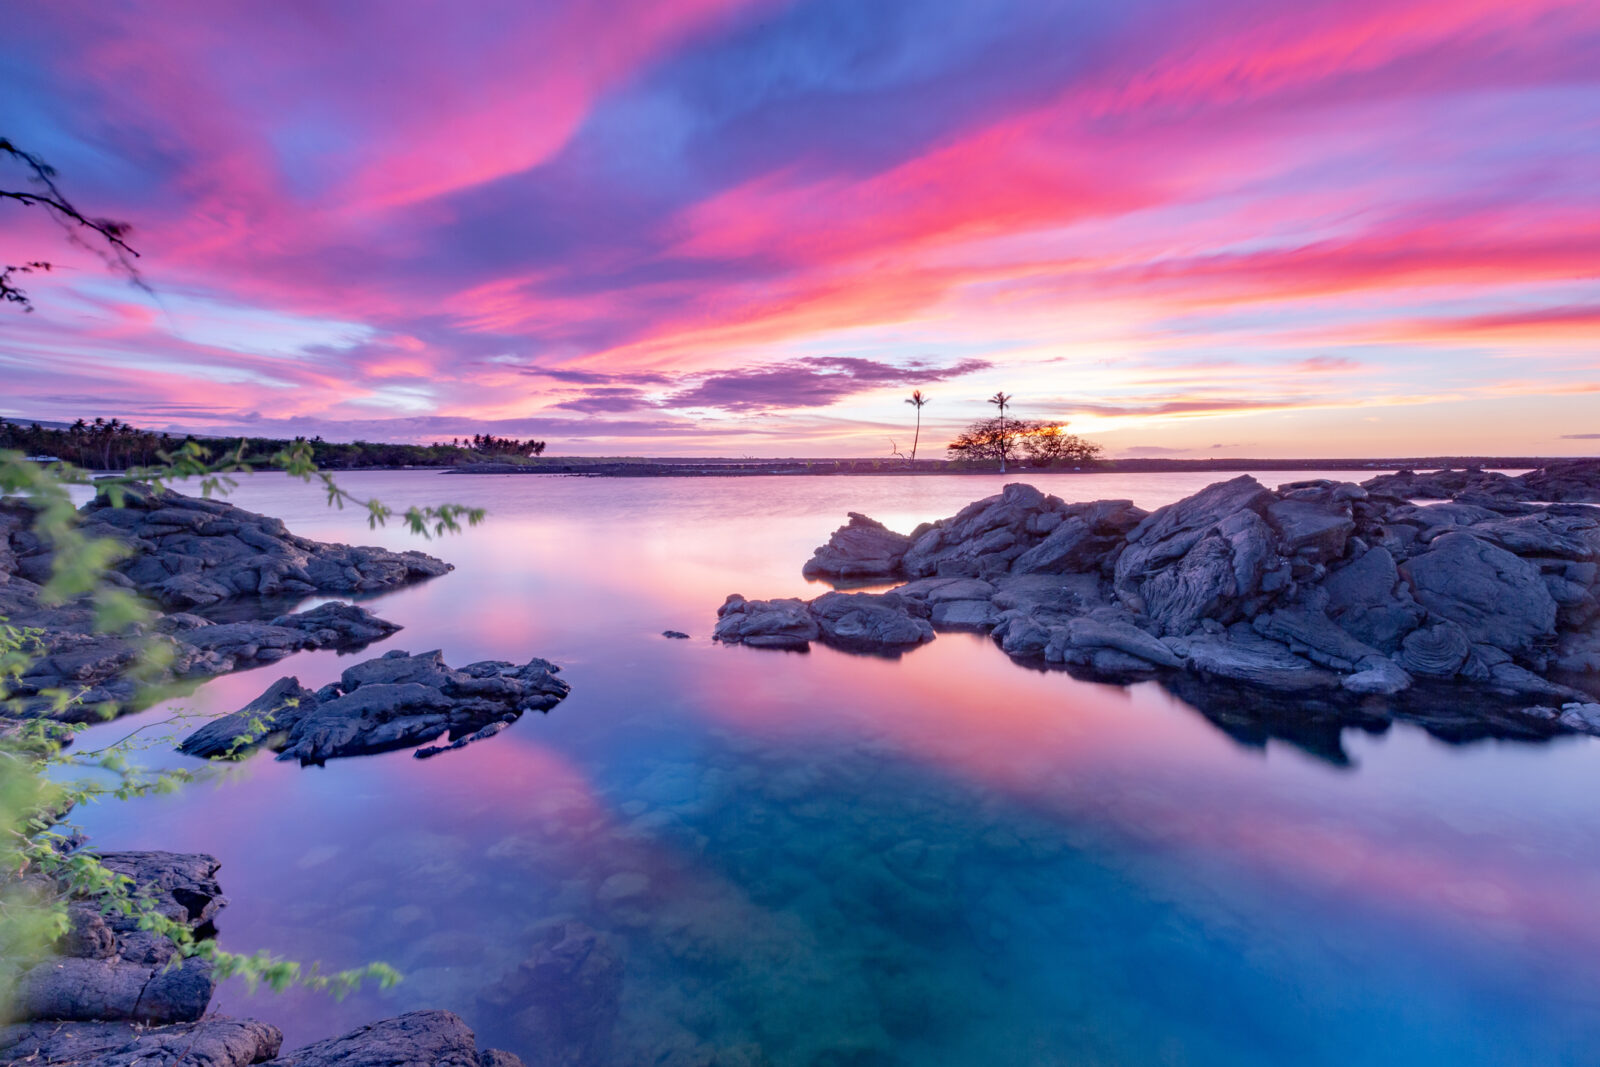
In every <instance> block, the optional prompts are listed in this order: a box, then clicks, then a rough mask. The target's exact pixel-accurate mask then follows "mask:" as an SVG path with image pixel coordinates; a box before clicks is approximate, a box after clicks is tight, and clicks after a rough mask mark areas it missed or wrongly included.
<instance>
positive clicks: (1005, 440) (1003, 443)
mask: <svg viewBox="0 0 1600 1067" xmlns="http://www.w3.org/2000/svg"><path fill="white" fill-rule="evenodd" d="M989 403H991V404H993V405H995V406H996V407H998V408H999V409H1000V438H999V444H1000V473H1001V474H1004V473H1005V472H1006V452H1007V451H1008V450H1009V449H1008V447H1007V446H1009V445H1010V444H1011V437H1010V435H1009V434H1007V433H1006V405H1007V404H1009V403H1011V397H1009V396H1007V395H1006V394H1005V393H996V394H994V396H991V397H990V398H989Z"/></svg>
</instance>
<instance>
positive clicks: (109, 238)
mask: <svg viewBox="0 0 1600 1067" xmlns="http://www.w3.org/2000/svg"><path fill="white" fill-rule="evenodd" d="M0 160H9V161H10V162H12V163H16V164H19V165H20V166H21V167H22V168H23V170H24V171H26V172H27V175H28V183H29V186H30V188H27V189H3V188H0V200H9V201H11V202H12V203H16V204H21V205H22V206H23V207H37V208H42V209H43V210H44V211H45V212H46V213H47V214H48V215H49V216H50V217H51V218H52V219H54V220H55V221H56V222H58V223H60V224H61V228H62V230H63V231H64V232H65V233H66V236H67V240H68V241H70V242H72V243H73V244H76V245H78V246H79V247H80V248H87V249H90V250H92V251H93V252H95V254H97V255H99V256H100V258H101V259H103V260H105V263H106V266H108V267H110V268H111V269H113V270H115V271H117V272H119V273H121V274H123V275H126V276H127V278H128V280H129V281H131V282H133V283H134V284H135V285H137V286H139V287H140V288H147V287H146V286H145V285H144V282H143V280H141V279H140V277H139V272H138V270H137V269H136V268H135V267H134V264H133V261H134V260H135V259H137V258H138V257H139V253H138V252H135V251H134V250H133V247H132V246H131V245H129V244H128V235H129V233H130V232H131V227H129V225H128V224H127V223H125V222H117V221H116V220H114V219H97V218H91V217H89V216H88V215H85V214H84V213H83V212H81V211H79V210H78V208H77V207H76V206H75V205H74V204H73V203H72V201H70V200H68V199H67V197H66V194H65V193H63V192H62V191H61V189H60V187H59V186H57V185H56V180H55V179H56V170H55V168H54V167H52V166H50V164H48V163H46V162H45V161H44V160H42V159H40V158H39V157H38V156H36V155H34V154H33V153H31V152H25V151H23V150H22V149H20V148H18V147H17V146H16V145H15V144H13V143H12V142H11V141H10V140H8V139H7V138H4V137H0ZM86 237H89V238H98V240H97V241H95V242H94V243H92V244H91V243H90V241H88V240H85V238H86ZM53 268H54V264H52V263H50V262H48V261H46V260H28V261H26V262H23V263H9V264H6V265H5V266H3V267H0V303H7V304H15V305H17V306H18V307H20V308H21V309H22V310H23V311H32V310H33V301H32V300H31V299H30V298H29V297H28V294H27V292H26V291H25V290H23V289H22V288H21V287H20V286H19V285H18V284H17V278H18V277H19V276H21V275H24V274H37V273H40V272H44V271H49V270H52V269H53Z"/></svg>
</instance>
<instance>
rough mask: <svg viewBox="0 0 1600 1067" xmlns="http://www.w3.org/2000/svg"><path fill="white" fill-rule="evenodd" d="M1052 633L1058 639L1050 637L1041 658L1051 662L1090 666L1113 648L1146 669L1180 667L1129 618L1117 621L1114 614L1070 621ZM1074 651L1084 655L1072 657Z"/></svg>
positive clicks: (1176, 658) (1173, 655) (1175, 658)
mask: <svg viewBox="0 0 1600 1067" xmlns="http://www.w3.org/2000/svg"><path fill="white" fill-rule="evenodd" d="M1055 634H1057V635H1059V638H1057V637H1056V636H1054V635H1053V637H1052V643H1051V645H1050V646H1049V648H1048V649H1047V652H1046V656H1045V658H1046V659H1050V660H1052V661H1055V662H1062V663H1075V662H1084V663H1092V661H1093V659H1094V654H1095V653H1097V652H1098V651H1099V650H1101V649H1114V650H1115V651H1117V652H1121V653H1123V654H1124V655H1127V656H1131V657H1133V658H1134V659H1136V660H1138V661H1140V662H1141V663H1142V664H1145V665H1148V666H1155V667H1172V668H1177V667H1182V666H1183V665H1184V661H1183V658H1182V657H1181V656H1178V655H1177V654H1176V653H1174V652H1173V651H1172V649H1170V648H1168V647H1167V646H1166V645H1164V644H1163V643H1162V642H1161V641H1159V640H1158V639H1156V638H1155V637H1152V636H1151V635H1150V634H1148V633H1146V632H1145V631H1143V630H1141V629H1139V627H1138V626H1136V625H1134V623H1133V620H1132V618H1118V617H1117V616H1116V615H1115V614H1114V613H1104V614H1101V615H1099V616H1094V615H1089V616H1083V617H1081V618H1076V619H1072V620H1071V621H1069V622H1068V623H1067V624H1066V625H1065V626H1064V627H1062V628H1061V629H1060V630H1058V631H1056V632H1055ZM1050 649H1054V650H1055V651H1050ZM1074 650H1075V651H1078V652H1087V653H1088V655H1087V656H1085V657H1081V658H1080V657H1077V656H1074V655H1073V651H1074Z"/></svg>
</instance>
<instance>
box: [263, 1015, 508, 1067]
mask: <svg viewBox="0 0 1600 1067" xmlns="http://www.w3.org/2000/svg"><path fill="white" fill-rule="evenodd" d="M268 1062H269V1063H270V1064H272V1065H273V1067H523V1063H522V1061H521V1060H520V1059H518V1058H517V1057H516V1056H513V1055H511V1053H509V1052H502V1051H500V1050H499V1049H485V1050H481V1051H480V1050H479V1048H478V1041H477V1038H476V1036H474V1034H473V1032H472V1031H471V1030H470V1029H468V1027H467V1024H466V1023H464V1022H462V1021H461V1017H460V1016H458V1015H456V1014H454V1013H453V1012H448V1011H412V1012H407V1013H406V1014H404V1015H400V1016H396V1017H395V1018H392V1019H383V1020H381V1021H379V1022H375V1023H368V1024H367V1025H366V1026H361V1027H357V1028H356V1029H354V1030H351V1031H350V1032H349V1033H347V1034H342V1035H340V1036H339V1037H333V1038H329V1039H327V1040H326V1041H318V1042H316V1043H315V1044H312V1045H307V1046H305V1047H304V1048H299V1049H296V1050H294V1051H293V1052H289V1053H285V1054H284V1055H282V1056H280V1057H278V1058H277V1059H275V1060H270V1061H268Z"/></svg>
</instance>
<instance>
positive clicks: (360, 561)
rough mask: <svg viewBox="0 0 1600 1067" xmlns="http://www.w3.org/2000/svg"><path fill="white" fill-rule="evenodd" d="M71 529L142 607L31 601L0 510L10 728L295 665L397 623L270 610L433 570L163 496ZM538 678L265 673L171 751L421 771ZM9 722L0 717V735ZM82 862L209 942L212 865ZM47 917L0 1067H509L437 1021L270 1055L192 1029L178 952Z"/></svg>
mask: <svg viewBox="0 0 1600 1067" xmlns="http://www.w3.org/2000/svg"><path fill="white" fill-rule="evenodd" d="M79 514H80V529H81V531H82V532H83V533H84V534H85V535H87V536H89V537H103V538H109V539H111V540H113V541H115V542H117V543H119V544H120V545H121V546H122V550H123V552H124V555H123V558H122V559H121V560H120V561H119V562H118V563H117V564H116V565H115V569H114V570H113V571H112V572H111V574H110V580H111V582H112V584H113V585H115V586H120V587H122V588H124V589H127V590H128V591H130V592H132V593H135V594H137V595H139V596H140V597H142V598H143V599H144V600H145V601H146V602H147V603H149V604H150V605H152V608H153V610H152V612H151V616H150V618H148V619H147V620H145V621H142V622H139V623H136V624H133V625H130V626H127V627H124V628H123V629H122V630H120V631H117V632H114V633H104V632H101V631H100V630H99V629H97V625H96V624H97V615H96V609H95V605H94V604H93V603H92V602H91V601H90V599H89V598H88V597H79V598H77V599H74V600H69V601H68V602H67V603H65V604H57V603H51V602H50V601H49V600H48V599H47V598H46V597H45V596H44V595H43V594H44V588H43V587H44V583H45V582H47V581H48V580H49V578H50V575H51V573H52V567H53V563H54V557H53V553H52V551H51V548H50V546H49V545H48V544H47V543H46V542H45V541H44V540H42V539H41V538H40V537H39V536H38V535H36V534H35V533H34V532H33V530H32V529H31V527H32V525H33V519H34V515H33V513H32V511H31V510H30V509H29V507H28V506H27V505H26V503H25V502H19V501H14V500H7V501H0V617H4V618H6V619H7V621H8V622H9V623H10V624H11V625H13V626H16V627H18V628H21V629H25V630H26V631H28V632H29V633H31V634H32V636H33V638H34V640H35V641H36V642H37V644H36V645H35V647H34V649H33V650H32V654H31V657H30V662H29V664H28V667H27V671H26V673H24V674H22V675H21V676H20V677H18V678H14V679H11V680H9V683H8V689H9V691H8V693H7V696H8V697H9V698H10V699H11V701H12V704H13V709H14V712H15V713H18V714H20V715H21V716H22V717H24V718H33V717H47V718H53V719H57V720H62V721H68V722H94V721H98V720H100V719H102V718H105V717H107V716H113V715H119V714H124V713H128V712H132V711H136V710H139V709H141V708H143V707H147V706H149V705H150V704H152V703H154V702H156V701H158V700H160V699H163V698H165V697H168V696H171V695H172V694H173V693H174V691H175V690H176V689H181V688H183V687H184V686H186V685H193V684H195V683H197V682H199V681H201V680H204V679H206V678H210V677H214V676H216V675H219V674H223V673H227V672H230V671H233V670H239V669H243V668H246V667H252V666H258V665H260V664H263V663H269V662H274V661H276V660H280V659H282V658H284V657H286V656H288V655H291V654H292V653H294V652H297V651H302V650H307V649H336V650H340V651H354V650H358V649H360V648H362V647H365V646H366V645H368V644H370V643H372V642H374V641H377V640H381V639H383V638H386V637H389V636H391V635H392V634H394V633H396V632H397V631H399V630H400V629H401V627H400V626H398V625H396V624H394V623H392V622H388V621H386V620H383V619H380V618H378V617H377V616H375V615H373V614H372V613H371V612H369V611H367V610H366V609H365V608H361V607H358V606H356V605H354V604H349V603H340V602H329V603H324V604H322V605H320V606H318V607H315V608H313V609H311V610H308V611H298V612H296V611H291V612H287V613H283V612H274V611H271V610H270V606H271V605H273V604H282V603H283V602H284V601H285V600H289V601H293V600H297V599H301V598H304V597H308V596H313V595H318V594H323V595H326V594H343V595H349V594H363V593H374V592H379V591H383V590H388V589H393V588H397V587H399V586H401V585H405V584H409V583H411V582H415V581H420V580H425V579H428V578H432V577H436V576H438V575H442V574H444V573H446V572H448V571H450V570H451V569H453V568H452V567H451V566H450V565H449V564H447V563H444V562H443V561H441V560H438V559H435V558H434V557H432V556H427V555H424V554H423V553H420V552H391V551H389V550H387V549H381V548H358V547H351V546H348V545H339V544H327V543H323V542H318V541H313V540H310V539H308V538H302V537H297V536H295V535H293V534H291V533H290V532H289V531H288V530H287V529H286V528H285V527H284V525H283V523H282V522H280V521H279V520H277V519H274V518H270V517H268V516H264V515H258V514H255V513H253V512H249V511H246V510H244V509H242V508H237V507H235V506H233V505H230V504H227V503H224V502H221V501H215V500H208V499H200V498H194V497H188V496H184V495H182V494H179V493H176V492H173V491H171V490H160V491H150V490H140V489H137V488H135V489H133V490H131V491H130V492H129V493H128V494H127V498H126V500H125V501H124V506H122V507H113V506H112V504H111V502H110V501H109V500H108V499H107V498H106V497H105V496H103V495H102V496H98V497H97V498H96V499H95V500H94V501H92V502H90V503H89V504H87V505H85V506H84V507H83V508H82V509H80V513H79ZM203 612H215V613H216V614H218V615H224V616H226V617H227V618H228V619H229V620H230V621H218V619H216V618H212V617H208V616H207V614H202V613H203ZM152 650H153V654H152ZM559 669H560V668H558V667H556V666H555V665H554V664H551V663H549V662H547V661H545V660H542V659H537V658H535V659H532V660H530V661H529V662H527V663H525V664H522V665H520V666H519V665H516V664H511V663H505V662H500V661H484V662H480V663H473V664H469V665H467V666H465V667H463V668H460V669H455V668H451V667H450V666H448V665H447V664H446V663H445V662H444V660H443V657H442V655H441V654H440V653H439V652H437V651H435V652H428V653H422V654H419V655H415V656H413V655H410V654H408V653H406V652H402V651H395V652H390V653H388V654H386V655H384V656H381V657H377V658H375V659H369V660H366V661H364V662H362V663H358V664H356V665H355V666H352V667H351V668H349V669H348V670H346V671H345V672H344V674H343V675H342V676H341V678H340V680H339V681H338V682H336V683H333V684H331V685H328V686H324V687H323V688H322V689H319V690H316V691H311V690H307V689H304V688H302V687H301V686H300V684H299V681H298V680H297V679H295V678H292V677H290V678H282V679H280V680H279V681H277V682H276V683H274V684H273V685H272V686H269V687H268V689H267V691H266V692H265V693H263V694H262V695H261V696H260V697H258V698H257V699H256V700H255V701H252V702H251V703H250V704H249V705H247V706H246V707H245V708H244V709H242V710H241V711H239V712H236V713H234V714H232V715H226V716H222V717H220V718H218V719H215V720H213V721H211V722H210V723H207V724H206V725H204V726H202V727H200V728H199V729H198V730H195V731H194V732H193V733H191V734H190V735H189V737H187V738H186V739H185V740H184V741H183V742H182V744H181V746H180V751H183V752H184V753H186V754H189V755H194V756H199V757H215V756H222V755H235V754H239V753H244V752H248V751H250V750H252V749H254V748H257V747H265V748H269V749H272V750H274V751H276V752H278V753H279V758H280V759H299V760H300V761H301V762H302V763H303V764H320V763H322V762H324V761H325V760H328V759H334V758H341V757H347V756H354V755H361V754H367V753H375V752H384V751H390V750H394V749H399V748H408V747H409V748H414V749H415V752H414V754H415V755H416V756H417V757H419V758H427V757H429V756H433V755H437V754H439V753H441V752H445V751H450V750H453V749H456V748H461V747H463V746H465V745H467V744H470V743H473V742H475V741H480V740H484V739H486V738H489V737H492V736H494V735H495V734H497V733H499V732H500V731H502V730H504V729H505V728H506V726H508V725H509V724H510V723H512V722H514V721H515V720H516V719H518V718H519V717H520V716H522V715H523V714H524V713H526V712H528V711H535V710H537V711H546V710H548V709H549V708H551V707H553V706H554V705H555V704H557V703H559V702H560V701H561V700H562V699H563V698H565V696H566V695H567V692H568V691H569V687H568V685H567V683H566V682H565V681H563V680H562V679H560V678H558V677H556V673H557V672H558V671H559ZM63 695H65V696H69V697H71V698H72V699H71V700H70V701H64V700H63V699H62V697H63ZM14 725H15V720H13V719H3V720H0V729H8V728H11V727H13V726H14ZM447 735H448V739H447V740H445V741H442V742H441V743H439V744H435V745H431V746H428V747H422V748H418V747H416V746H418V745H422V744H424V743H425V742H427V741H436V740H439V739H441V738H446V736H447ZM80 847H81V846H80ZM99 858H100V860H101V862H102V863H103V865H104V866H105V867H107V868H108V869H109V870H111V871H112V872H114V873H116V874H118V875H121V876H124V877H126V878H128V879H130V880H131V883H132V885H133V887H134V891H135V892H137V893H140V894H144V895H148V896H150V897H151V898H152V899H153V900H154V901H155V903H156V906H157V909H158V910H159V911H160V912H161V914H163V915H165V916H166V917H168V918H170V919H174V920H177V921H181V922H183V923H186V924H187V925H188V926H189V927H190V929H191V930H192V931H194V933H195V935H196V936H197V937H199V938H206V937H211V936H214V935H215V930H214V928H213V925H212V924H213V920H214V918H215V916H216V913H217V912H218V911H219V910H220V909H221V908H222V906H223V905H224V904H225V903H226V901H225V900H224V899H223V898H222V896H221V888H220V885H219V884H218V883H217V881H216V877H215V876H216V872H217V869H218V867H219V866H220V865H219V864H218V862H217V861H216V859H214V858H213V857H211V856H207V855H201V854H182V853H171V852H122V853H118V852H107V853H102V854H100V857H99ZM5 889H6V892H7V894H8V896H10V895H12V894H24V895H28V896H34V897H37V898H39V899H41V900H48V899H50V898H51V897H52V896H57V897H59V896H60V894H61V893H62V892H63V888H62V887H61V886H59V885H57V884H55V883H54V881H53V880H51V879H49V878H46V877H44V876H39V875H35V876H31V877H29V878H24V879H22V880H20V881H19V880H13V881H12V882H11V883H9V884H8V885H6V887H5ZM67 910H68V916H69V924H70V928H69V930H68V931H67V933H66V934H65V935H64V936H63V937H61V938H60V939H59V941H58V942H57V943H56V955H55V956H54V957H52V958H50V959H47V960H45V961H43V962H41V963H38V964H37V965H35V966H33V967H31V968H29V969H28V970H26V971H25V972H21V973H18V972H16V971H15V970H11V971H10V973H5V970H6V969H5V968H4V966H3V964H0V980H3V981H4V984H5V985H6V986H8V987H9V988H10V989H11V991H12V995H11V996H10V997H9V1004H8V1005H6V1008H7V1010H8V1011H9V1015H8V1016H7V1017H6V1018H5V1019H3V1020H0V1022H3V1023H5V1024H6V1025H3V1026H0V1064H13V1063H15V1064H23V1063H27V1064H58V1065H69V1064H70V1065H77V1067H133V1065H135V1064H139V1065H143V1064H152V1065H154V1064H168V1065H172V1067H177V1065H179V1064H193V1065H204V1067H244V1065H246V1064H271V1065H277V1067H336V1065H337V1067H354V1065H357V1064H372V1065H377V1064H384V1065H389V1067H408V1065H415V1067H425V1065H426V1067H433V1065H447V1067H521V1064H522V1061H521V1060H520V1059H519V1058H518V1057H516V1056H514V1055H512V1054H511V1053H508V1052H504V1051H501V1050H497V1049H479V1048H478V1046H477V1042H476V1039H475V1037H474V1035H473V1033H472V1031H471V1030H470V1029H468V1028H467V1026H466V1024H465V1023H463V1022H462V1020H461V1019H460V1018H459V1017H457V1016H456V1015H454V1014H452V1013H450V1012H447V1011H413V1012H410V1013H407V1014H405V1015H401V1016H397V1017H395V1018H391V1019H384V1020H381V1021H379V1022H375V1023H371V1024H368V1025H366V1026H362V1027H359V1028H357V1029H356V1030H353V1031H351V1032H349V1033H347V1034H344V1035H341V1036H339V1037H335V1038H331V1039H328V1040H325V1041H321V1042H317V1043H315V1044H312V1045H308V1046H306V1047H304V1048H301V1049H299V1050H296V1051H293V1052H290V1053H286V1054H285V1053H283V1052H282V1049H281V1046H282V1034H281V1032H280V1031H279V1030H278V1029H277V1028H276V1027H274V1026H271V1025H269V1024H267V1023H263V1022H259V1021H257V1020H252V1019H229V1018H225V1017H221V1016H215V1015H208V1014H207V1010H208V1007H209V1004H210V1001H211V997H212V994H213V992H214V990H215V986H216V981H215V977H214V975H213V967H212V964H211V962H210V961H209V960H208V959H206V958H204V957H201V956H195V957H189V958H181V957H179V956H178V954H177V950H176V948H175V947H174V946H173V944H172V943H171V942H170V941H168V940H167V939H166V938H164V937H162V936H158V935H155V934H152V933H150V932H147V931H144V930H141V929H139V925H138V920H137V918H135V917H126V916H121V915H119V914H117V913H115V912H106V913H102V912H101V911H100V909H99V907H98V905H97V904H96V903H95V902H94V901H90V900H74V901H69V902H68V909H67Z"/></svg>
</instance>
